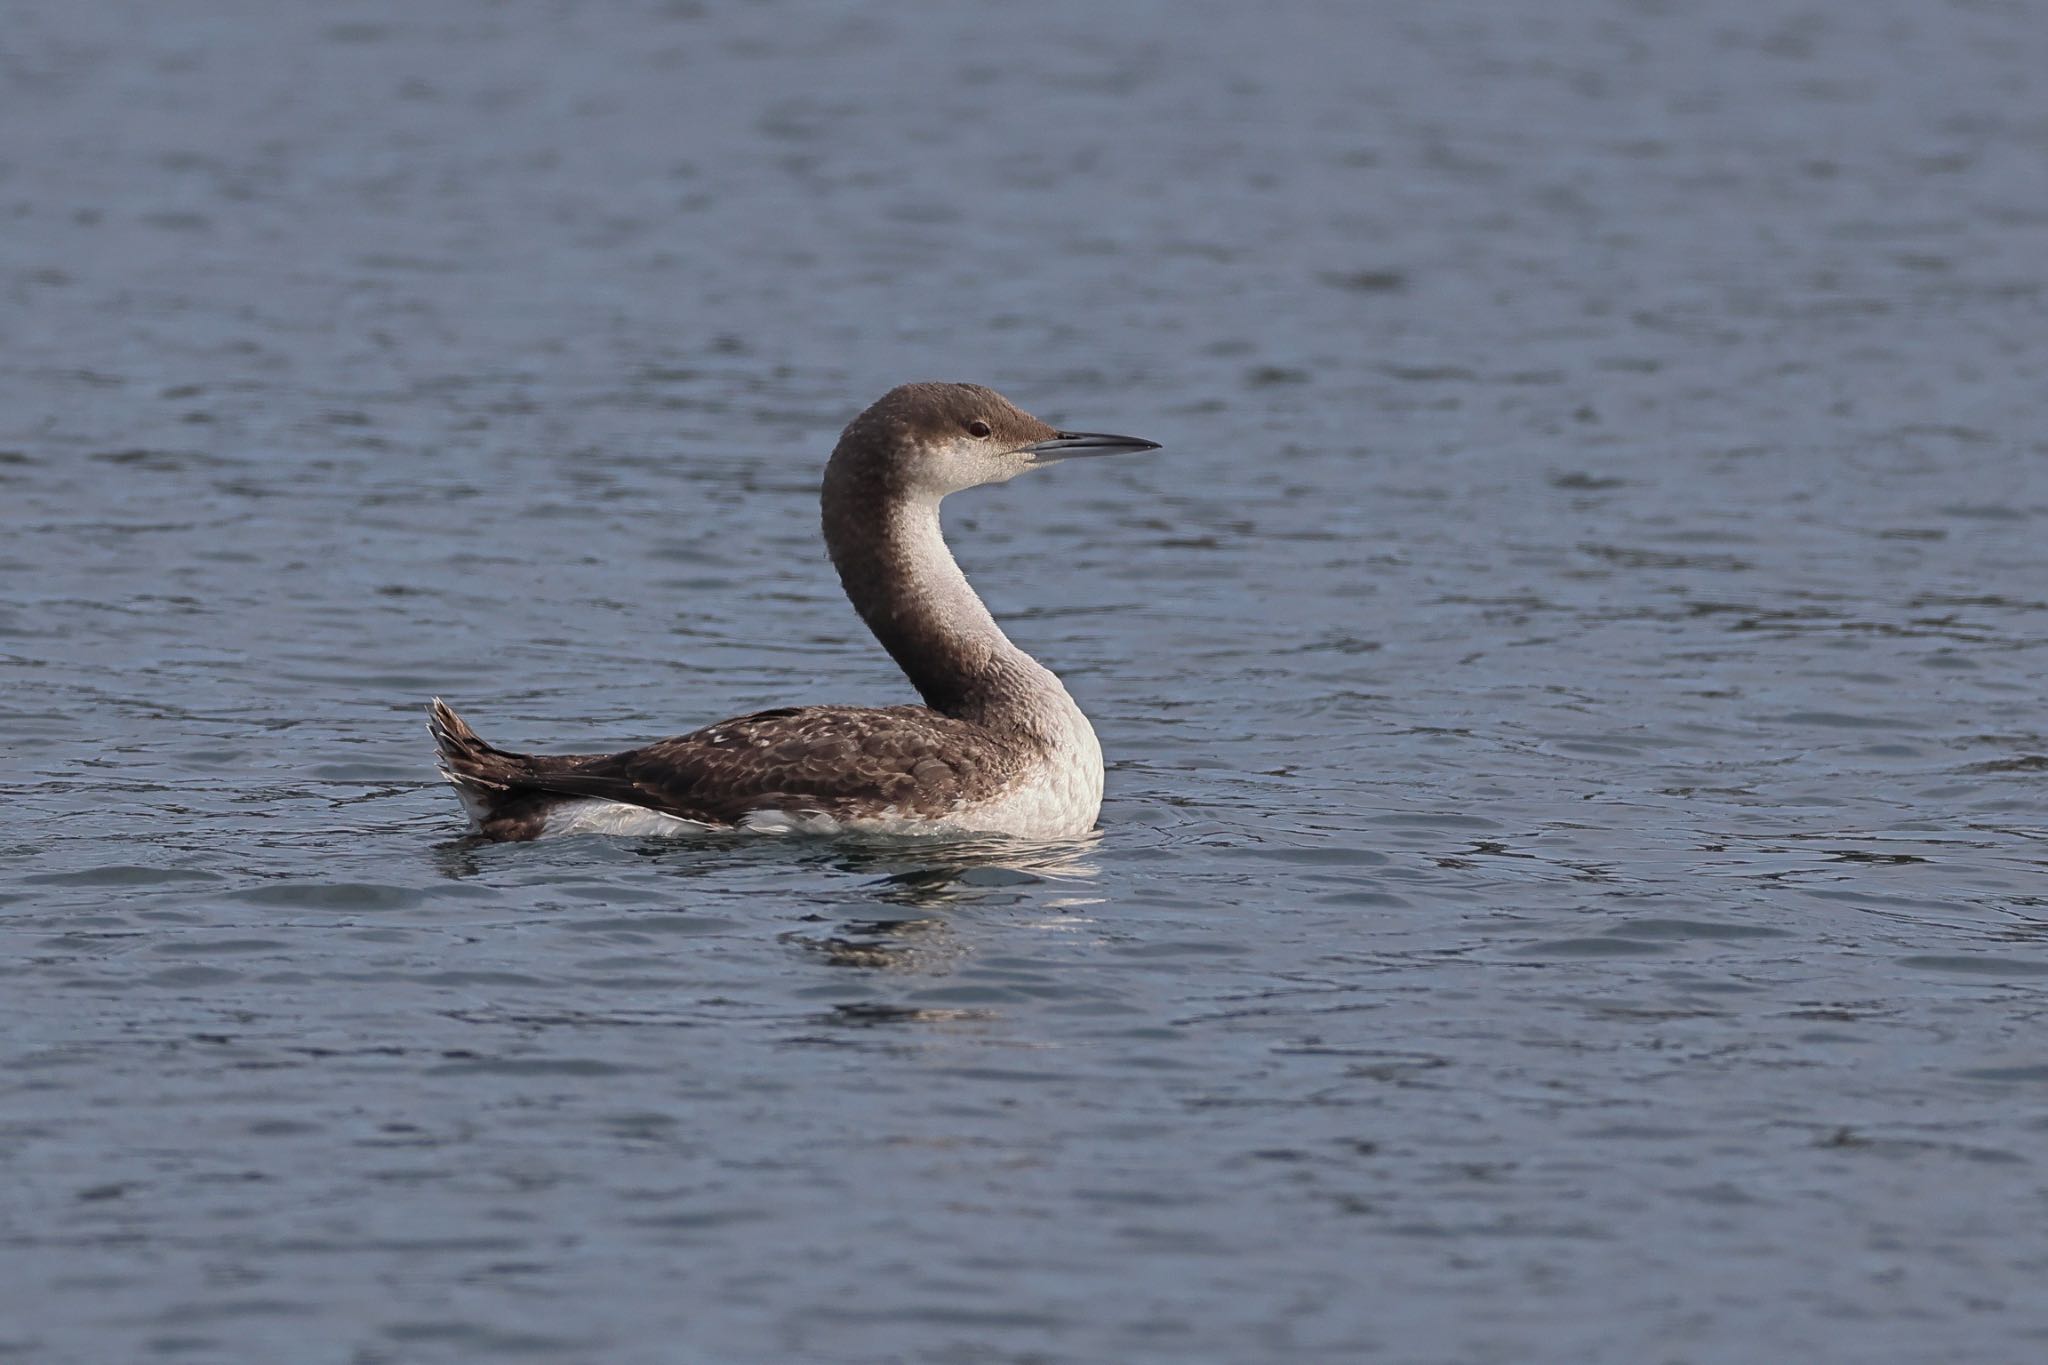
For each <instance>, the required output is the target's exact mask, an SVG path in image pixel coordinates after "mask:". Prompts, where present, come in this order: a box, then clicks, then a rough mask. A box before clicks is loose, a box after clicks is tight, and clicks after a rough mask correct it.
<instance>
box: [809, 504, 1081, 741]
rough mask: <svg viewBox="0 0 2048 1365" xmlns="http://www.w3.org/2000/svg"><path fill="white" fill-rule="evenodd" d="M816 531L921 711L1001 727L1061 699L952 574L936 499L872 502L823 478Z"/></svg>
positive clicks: (954, 567) (963, 579)
mask: <svg viewBox="0 0 2048 1365" xmlns="http://www.w3.org/2000/svg"><path fill="white" fill-rule="evenodd" d="M824 526H825V545H826V548H827V549H828V550H829V551H830V552H831V555H832V563H833V566H834V567H836V568H837V569H838V570H839V581H840V583H841V584H842V585H843V586H844V587H845V589H846V595H847V596H848V597H849V598H851V599H852V601H853V606H854V609H855V610H856V611H858V612H859V613H860V618H861V620H863V621H865V622H867V626H868V629H869V630H871V631H873V632H874V633H875V638H876V639H877V640H880V641H881V642H882V648H884V649H886V650H888V651H889V655H890V657H891V658H893V659H895V660H896V663H897V666H898V667H900V668H901V669H902V670H903V672H904V674H905V675H906V676H907V677H909V679H910V681H911V684H912V685H913V686H914V687H916V688H917V690H918V694H919V695H920V696H922V697H923V698H924V700H925V704H926V705H927V706H930V707H931V708H932V709H933V710H934V711H939V712H942V713H944V714H946V715H949V716H957V717H960V718H962V719H967V720H978V721H984V722H988V723H1002V722H1005V721H1021V720H1022V719H1023V718H1024V717H1027V716H1029V715H1032V714H1036V713H1037V712H1038V711H1040V710H1042V709H1043V708H1042V706H1039V705H1036V704H1035V703H1039V702H1042V701H1043V700H1045V699H1046V694H1048V693H1052V692H1056V693H1058V695H1059V698H1060V700H1062V701H1064V700H1065V699H1066V690H1065V689H1064V688H1063V687H1061V686H1060V682H1059V680H1058V679H1057V678H1055V677H1054V676H1053V675H1052V674H1051V672H1049V671H1048V670H1047V669H1045V668H1044V667H1042V666H1041V665H1040V664H1039V663H1038V662H1037V661H1036V660H1035V659H1033V658H1032V657H1031V656H1030V655H1028V654H1026V653H1025V652H1024V651H1023V650H1021V649H1019V648H1017V646H1016V645H1014V644H1012V643H1011V642H1010V638H1009V637H1008V636H1007V635H1005V634H1003V631H1002V627H1000V626H998V625H997V624H996V622H995V618H994V617H993V616H991V615H989V611H988V607H987V606H986V605H984V604H983V603H982V600H981V598H980V596H979V595H978V594H977V593H976V592H975V591H974V588H973V587H972V585H970V584H969V583H968V581H967V575H966V574H964V573H962V572H961V571H960V565H959V564H958V563H957V562H955V560H954V558H953V554H952V551H950V550H949V549H947V547H946V539H945V536H944V535H943V534H942V532H941V531H940V528H939V502H938V499H937V498H936V497H933V496H929V495H923V494H915V493H897V492H889V493H884V494H880V495H877V494H876V493H875V492H874V490H872V489H871V488H870V489H865V490H864V489H862V488H860V487H859V486H858V483H857V481H850V480H843V479H841V480H835V479H833V478H832V477H830V476H829V475H828V477H827V479H826V485H825V496H824ZM1069 704H1071V703H1069Z"/></svg>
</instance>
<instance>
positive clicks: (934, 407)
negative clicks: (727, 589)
mask: <svg viewBox="0 0 2048 1365" xmlns="http://www.w3.org/2000/svg"><path fill="white" fill-rule="evenodd" d="M1158 448H1159V446H1158V443H1157V442H1155V441H1146V440H1141V439H1139V438H1137V437H1135V436H1110V435H1106V434H1104V433H1100V432H1086V431H1060V430H1057V429H1056V428H1054V427H1051V426H1048V425H1046V424H1045V423H1044V422H1041V421H1039V420H1038V419H1037V418H1036V417H1033V416H1031V415H1030V414H1029V413H1027V412H1024V411H1022V410H1021V409H1019V408H1018V407H1017V406H1016V405H1014V404H1013V403H1011V402H1010V401H1009V400H1008V399H1007V398H1004V397H1003V396H1002V395H1001V394H999V393H997V392H996V391H995V390H993V389H987V388H983V387H982V386H980V385H979V384H933V383H927V384H905V385H902V386H900V387H898V388H894V389H891V390H890V391H889V392H888V393H886V394H884V395H883V396H882V397H881V399H879V400H878V401H877V402H876V403H875V404H874V406H872V407H870V408H869V409H868V410H867V411H865V412H863V413H861V415H860V416H858V417H856V418H854V419H853V421H852V422H850V423H848V425H847V427H846V430H845V431H844V432H843V433H841V435H840V437H839V444H838V445H837V447H835V448H834V450H833V452H832V458H831V460H830V462H829V463H827V465H826V466H825V481H824V488H823V491H822V496H821V498H820V502H821V504H822V509H823V525H824V533H825V547H826V549H827V550H828V551H829V552H830V554H831V557H832V563H833V566H834V567H835V568H837V569H838V571H839V582H840V584H841V586H842V587H844V588H845V590H846V595H847V597H848V598H850V599H851V600H852V602H853V606H854V609H855V610H856V611H858V612H859V613H860V618H861V620H862V621H864V622H866V623H867V627H868V629H869V630H871V631H873V632H874V635H875V638H876V639H877V640H879V641H880V642H881V645H882V648H884V649H886V650H888V651H889V654H890V656H891V657H892V658H894V659H895V660H896V663H897V665H898V666H899V667H901V668H902V670H903V672H904V675H905V676H906V677H908V678H909V680H910V683H911V686H913V687H915V688H916V689H917V692H918V695H920V696H921V697H923V698H924V704H923V705H922V706H882V707H858V706H789V707H782V708H780V709H778V710H773V711H757V712H755V713H754V714H752V715H748V716H738V717H735V718H734V719H732V720H725V721H720V722H719V723H718V724H716V725H710V726H706V727H705V728H704V729H701V730H695V731H692V732H691V733H689V734H687V735H678V736H676V737H675V738H672V739H664V740H658V741H656V742H655V743H653V744H649V745H647V746H645V747H644V748H639V749H628V750H626V751H624V752H623V753H615V754H568V755H555V756H544V755H538V754H516V753H511V752H508V751H507V750H504V749H499V748H497V747H495V746H493V745H490V744H487V743H485V742H484V741H483V740H482V739H480V738H479V737H478V736H477V734H476V732H475V731H474V730H472V729H470V728H469V726H468V725H466V724H464V723H463V721H462V718H461V717H460V716H457V715H456V714H455V712H454V711H452V710H451V709H449V707H448V706H447V704H446V703H444V702H443V701H442V700H441V699H440V698H438V697H436V698H435V699H434V701H433V703H432V705H431V706H430V708H429V712H428V727H429V728H430V729H431V730H432V732H433V736H434V743H435V746H436V748H437V749H438V751H439V755H438V757H439V765H440V768H441V772H442V774H443V776H445V777H446V778H447V779H448V780H449V781H450V782H452V783H454V784H455V791H456V795H457V796H458V797H460V798H461V801H462V804H463V807H464V809H465V810H467V812H468V813H469V817H470V820H471V821H472V823H473V824H474V826H475V828H476V832H477V833H479V834H482V835H483V836H484V837H486V838H489V839H499V840H513V839H534V838H538V837H540V836H542V835H555V834H566V833H613V834H655V833H679V832H685V831H690V830H747V831H757V832H761V833H776V834H789V833H819V834H833V833H866V832H873V833H925V832H931V833H953V832H958V833H969V834H1004V835H1014V836H1018V837H1022V838H1029V839H1060V838H1068V837H1072V836H1074V835H1078V834H1083V833H1086V832H1087V831H1088V830H1090V829H1092V828H1094V825H1095V818H1096V815H1097V813H1098V812H1099V811H1100V810H1101V807H1102V748H1101V745H1100V744H1099V743H1098V742H1097V741H1096V738H1095V730H1094V727H1092V726H1091V725H1089V723H1088V718H1087V717H1086V716H1085V715H1083V714H1081V708H1080V707H1078V706H1076V705H1075V704H1074V699H1073V698H1072V697H1070V696H1068V695H1067V689H1066V688H1065V686H1063V685H1062V684H1061V682H1060V680H1059V678H1058V677H1056V676H1055V675H1054V674H1053V672H1052V670H1050V669H1048V668H1046V667H1045V666H1044V665H1043V664H1041V663H1039V662H1038V661H1037V660H1036V659H1034V658H1032V657H1031V656H1030V655H1029V654H1026V653H1025V652H1024V651H1023V650H1021V649H1019V648H1018V647H1017V646H1016V645H1014V644H1012V643H1011V642H1010V639H1009V637H1008V636H1006V635H1004V634H1003V632H1002V628H1001V627H999V626H998V625H997V624H996V622H995V618H994V617H992V616H990V615H989V611H988V608H987V607H986V606H984V605H983V604H982V600H981V598H980V597H979V596H977V595H976V593H975V591H974V589H973V587H972V586H970V585H969V584H968V582H967V577H966V575H965V574H963V573H962V572H961V571H960V566H959V564H958V563H956V562H955V561H954V559H953V555H952V553H951V551H949V550H948V549H947V548H946V542H945V538H944V536H943V535H942V534H941V532H940V529H939V502H940V500H941V499H943V498H945V497H946V496H947V495H948V494H950V493H958V492H960V491H962V490H963V489H968V488H976V487H979V486H981V485H983V484H991V483H1006V482H1008V481H1009V480H1011V479H1013V478H1015V477H1017V476H1018V475H1019V474H1022V473H1024V472H1025V471H1026V470H1029V469H1042V468H1044V467H1045V466H1047V465H1052V464H1057V463H1059V462H1060V461H1062V460H1070V459H1075V458H1079V457H1093V456H1100V455H1119V454H1124V453H1126V452H1131V451H1140V450H1157V449H1158Z"/></svg>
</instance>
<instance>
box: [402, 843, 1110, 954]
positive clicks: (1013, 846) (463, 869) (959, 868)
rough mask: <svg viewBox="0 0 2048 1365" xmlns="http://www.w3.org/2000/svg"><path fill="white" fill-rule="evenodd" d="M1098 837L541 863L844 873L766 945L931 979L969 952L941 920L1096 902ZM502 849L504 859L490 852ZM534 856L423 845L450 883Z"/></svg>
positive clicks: (1069, 910)
mask: <svg viewBox="0 0 2048 1365" xmlns="http://www.w3.org/2000/svg"><path fill="white" fill-rule="evenodd" d="M1100 837H1101V836H1100V835H1097V834H1089V835H1087V836H1085V837H1083V838H1080V839H1067V840H1059V841H1054V842H1045V843H1037V842H1027V841H1023V840H1016V839H1003V838H988V837H975V838H954V839H947V838H936V837H917V838H896V839H889V840H881V839H867V840H859V841H848V840H838V841H832V842H823V841H810V840H791V841H784V840H779V839H773V840H771V839H762V838H761V837H759V836H731V837H719V836H715V835H714V836H708V837H707V836H695V837H692V838H689V839H649V840H638V841H621V840H616V839H612V838H607V837H603V836H590V837H587V838H578V839H575V840H574V841H573V846H571V845H570V844H569V843H568V842H567V841H565V842H564V843H563V844H557V845H555V846H554V847H553V848H552V849H551V850H550V853H551V855H552V856H550V857H549V858H548V859H547V866H548V867H550V868H562V869H565V870H566V869H569V868H574V869H576V870H578V871H587V870H588V869H589V868H590V867H591V865H592V863H593V862H595V863H598V864H613V865H616V864H618V863H619V862H620V861H622V860H637V859H652V860H655V861H657V862H659V864H660V866H661V870H662V872H663V874H664V875H673V876H677V877H685V878H691V879H697V878H705V877H715V876H718V875H719V874H720V873H721V872H723V873H726V874H729V875H731V876H734V877H744V878H751V877H754V876H758V875H759V874H760V873H762V872H763V871H764V870H765V871H770V872H774V871H777V870H787V869H788V868H790V867H791V866H792V865H793V866H795V867H798V868H803V867H809V868H813V869H816V870H817V871H818V872H820V873H826V872H836V873H841V874H853V875H854V876H856V877H860V878H863V880H861V881H859V882H858V883H856V884H855V885H854V886H853V887H852V888H847V887H845V886H844V885H843V884H842V885H839V886H831V885H829V884H828V885H825V886H821V887H820V888H819V895H818V897H817V901H816V908H815V909H813V910H812V912H811V913H809V914H807V915H805V916H803V918H804V919H806V920H808V921H811V922H812V924H813V925H814V926H815V927H811V928H804V929H793V930H787V931H785V932H782V933H779V934H777V935H776V938H777V940H778V941H780V942H782V943H784V944H787V945H789V946H791V947H794V948H797V949H800V950H802V951H803V952H805V953H807V954H810V955H812V956H813V957H814V958H815V960H817V961H820V962H823V963H825V964H826V965H829V966H834V967H858V968H866V969H868V970H871V971H887V972H912V973H919V974H943V973H945V972H948V971H950V970H952V968H953V967H954V966H955V965H956V964H957V962H958V961H959V960H960V959H961V958H962V957H963V956H964V955H966V954H967V953H968V952H969V951H971V947H970V945H971V942H972V941H973V940H972V939H971V938H970V937H968V936H963V934H962V932H961V924H960V923H959V922H958V920H957V919H956V916H955V914H954V913H953V912H957V911H962V910H967V909H970V908H971V909H974V910H995V911H1002V910H1012V911H1014V910H1025V911H1029V912H1031V913H1032V914H1033V915H1042V916H1045V917H1046V918H1047V920H1048V921H1049V922H1050V921H1051V920H1054V919H1064V918H1066V917H1068V916H1072V915H1075V914H1077V913H1080V912H1083V911H1085V910H1086V909H1087V908H1088V907H1090V906H1094V905H1099V904H1101V903H1102V897H1100V896H1096V895H1090V894H1088V893H1089V892H1090V891H1091V890H1092V889H1093V885H1092V884H1093V882H1094V880H1095V878H1096V877H1097V875H1098V873H1099V869H1098V868H1097V866H1096V864H1095V863H1094V862H1093V861H1092V860H1091V858H1090V857H1089V855H1090V854H1091V853H1092V852H1093V851H1094V849H1095V846H1096V845H1097V843H1098V842H1099V841H1100ZM507 848H510V849H511V850H513V851H511V852H503V851H502V850H505V849H507ZM538 848H539V846H538V845H532V844H525V845H511V846H507V845H497V844H492V843H491V842H489V841H487V840H483V839H477V838H463V839H453V840H447V841H444V842H441V843H437V844H435V845H433V846H432V848H431V849H430V851H429V856H430V857H431V859H432V861H433V864H434V866H435V869H436V871H438V872H439V873H440V874H441V875H442V876H444V877H448V878H451V879H455V880H461V879H466V878H470V877H476V876H480V875H488V874H489V873H490V872H491V871H492V870H494V868H501V867H503V866H504V861H501V860H511V861H516V862H519V863H522V864H526V865H527V866H529V867H530V866H531V863H530V861H529V860H530V859H531V858H532V857H533V856H534V855H535V851H536V850H537V849H538ZM834 880H836V879H834ZM849 901H851V902H852V903H851V904H849ZM782 922H783V923H785V924H786V923H787V922H788V921H787V919H786V918H783V919H782Z"/></svg>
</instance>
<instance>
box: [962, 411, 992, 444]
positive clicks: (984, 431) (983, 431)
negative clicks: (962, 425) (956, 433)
mask: <svg viewBox="0 0 2048 1365" xmlns="http://www.w3.org/2000/svg"><path fill="white" fill-rule="evenodd" d="M988 432H989V426H988V423H986V422H984V421H982V420H981V419H980V418H979V417H977V418H975V419H974V420H973V421H972V422H969V423H968V424H967V434H968V435H969V436H972V437H975V438H976V439H977V440H978V439H980V438H981V437H984V436H987V435H988Z"/></svg>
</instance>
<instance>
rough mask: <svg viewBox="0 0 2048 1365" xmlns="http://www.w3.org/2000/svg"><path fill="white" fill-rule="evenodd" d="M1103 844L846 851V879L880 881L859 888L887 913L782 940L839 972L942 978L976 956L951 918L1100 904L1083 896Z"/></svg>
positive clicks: (840, 857)
mask: <svg viewBox="0 0 2048 1365" xmlns="http://www.w3.org/2000/svg"><path fill="white" fill-rule="evenodd" d="M1098 838H1099V836H1096V835H1092V834H1091V835H1089V836H1088V837H1086V838H1085V839H1079V840H1062V841H1059V842H1054V843H1026V842H1022V841H1019V840H1011V839H952V840H935V839H921V840H917V841H915V842H911V841H907V840H904V841H896V842H893V843H891V844H887V845H882V844H874V843H870V844H866V845H861V846H842V847H841V848H840V849H838V850H837V854H836V857H835V859H834V865H835V866H836V867H838V868H839V870H841V871H844V872H856V873H876V874H879V875H877V876H875V877H874V879H873V880H871V881H869V882H866V883H864V884H863V886H862V888H861V890H862V891H863V893H864V894H865V895H867V896H869V897H871V898H872V899H873V900H874V901H875V902H878V903H879V904H880V905H881V906H883V907H887V910H886V911H885V912H884V913H880V914H875V915H864V916H853V917H850V918H847V919H845V920H842V921H840V922H839V923H837V924H836V925H834V926H833V927H832V928H831V929H830V930H826V931H823V932H818V931H802V930H796V931H791V932H789V933H785V934H782V935H779V937H780V939H781V941H782V942H784V943H787V944H791V945H792V946H795V947H799V948H802V949H804V950H806V951H808V952H811V953H814V954H816V955H817V956H818V958H819V959H820V960H822V961H823V962H825V963H827V964H828V965H830V966H834V967H864V968H868V969H870V970H880V971H891V972H915V973H921V974H934V973H943V972H946V971H949V970H951V969H952V967H953V966H954V965H955V964H956V963H957V962H958V961H959V959H960V958H962V957H963V956H965V955H966V954H967V953H968V952H969V951H970V946H969V940H968V939H967V938H966V937H963V935H962V934H961V932H960V925H959V923H958V922H957V921H956V919H955V918H954V917H953V916H952V915H951V914H949V913H946V912H949V911H954V910H960V909H965V908H967V907H970V906H972V907H974V908H976V909H991V908H1010V907H1028V908H1031V909H1034V910H1038V911H1043V912H1049V913H1051V914H1055V915H1070V914H1073V913H1075V912H1077V911H1079V910H1081V909H1083V908H1085V907H1087V906H1091V905H1096V904H1100V903H1101V899H1102V898H1101V897H1099V896H1090V895H1086V894H1082V892H1083V891H1084V890H1085V888H1086V887H1087V884H1088V883H1089V882H1091V881H1092V880H1093V879H1094V877H1095V876H1096V874H1097V868H1096V866H1095V864H1094V863H1092V862H1090V861H1089V860H1088V857H1087V854H1088V853H1089V851H1090V850H1091V849H1092V848H1093V847H1094V845H1095V843H1096V841H1097V839H1098ZM1049 888H1050V889H1051V890H1053V892H1054V894H1052V895H1050V896H1048V895H1047V894H1046V892H1047V890H1048V889H1049ZM819 918H820V919H824V918H826V917H825V916H822V915H821V916H819Z"/></svg>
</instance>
